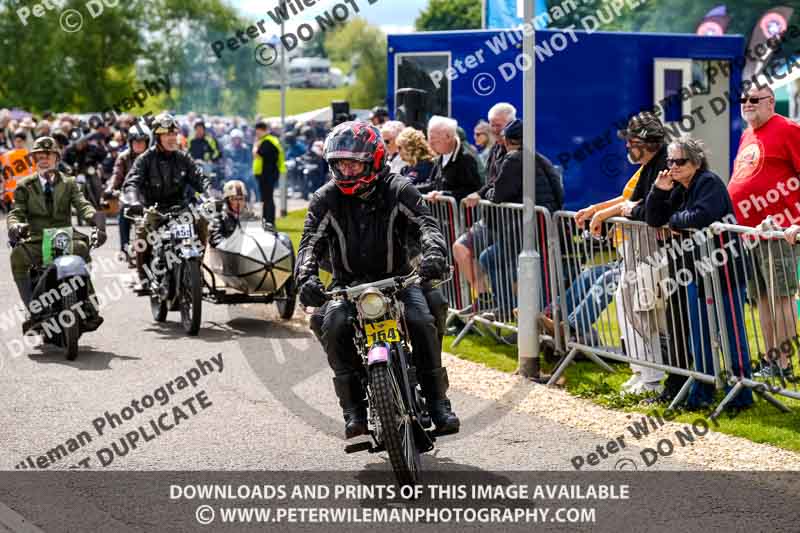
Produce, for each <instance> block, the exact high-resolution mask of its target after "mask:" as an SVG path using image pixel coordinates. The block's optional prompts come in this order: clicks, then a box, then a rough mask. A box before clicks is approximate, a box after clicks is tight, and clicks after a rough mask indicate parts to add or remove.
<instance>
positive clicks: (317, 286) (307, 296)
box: [299, 276, 328, 307]
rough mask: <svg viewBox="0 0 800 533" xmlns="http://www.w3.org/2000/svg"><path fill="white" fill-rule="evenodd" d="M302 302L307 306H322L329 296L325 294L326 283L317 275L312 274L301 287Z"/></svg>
mask: <svg viewBox="0 0 800 533" xmlns="http://www.w3.org/2000/svg"><path fill="white" fill-rule="evenodd" d="M299 296H300V303H301V304H303V305H304V306H306V307H321V306H322V305H323V304H324V303H325V302H327V301H328V298H327V297H326V296H325V285H323V284H322V281H320V279H319V278H318V277H317V276H312V277H311V278H309V280H308V281H306V282H305V283H303V286H302V287H300V294H299Z"/></svg>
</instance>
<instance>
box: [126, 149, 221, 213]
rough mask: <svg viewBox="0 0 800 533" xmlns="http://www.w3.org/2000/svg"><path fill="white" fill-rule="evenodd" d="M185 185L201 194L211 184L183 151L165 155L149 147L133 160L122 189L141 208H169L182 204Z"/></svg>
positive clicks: (165, 153)
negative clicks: (135, 199) (136, 201)
mask: <svg viewBox="0 0 800 533" xmlns="http://www.w3.org/2000/svg"><path fill="white" fill-rule="evenodd" d="M187 186H188V187H191V188H193V189H194V190H195V191H197V192H200V193H203V192H205V191H206V190H207V189H208V188H210V187H211V181H210V180H209V179H208V177H206V176H205V175H204V174H203V171H202V169H201V168H200V167H199V166H197V165H196V164H195V162H194V161H193V160H192V158H191V157H190V156H189V155H188V154H186V153H185V152H181V151H176V152H165V151H163V150H161V149H160V148H159V147H158V146H152V147H150V148H148V149H147V151H145V152H144V153H143V154H142V155H140V156H139V157H138V158H136V161H134V163H133V167H132V168H131V170H130V172H128V176H127V177H126V178H125V182H124V183H123V185H122V190H123V191H124V192H125V193H127V194H133V195H134V197H136V198H138V199H139V200H140V201H141V202H142V204H143V205H145V206H148V207H149V206H152V205H153V204H156V203H157V204H158V205H159V207H166V208H169V207H175V206H179V205H184V204H185V201H184V199H185V194H184V193H185V191H186V187H187Z"/></svg>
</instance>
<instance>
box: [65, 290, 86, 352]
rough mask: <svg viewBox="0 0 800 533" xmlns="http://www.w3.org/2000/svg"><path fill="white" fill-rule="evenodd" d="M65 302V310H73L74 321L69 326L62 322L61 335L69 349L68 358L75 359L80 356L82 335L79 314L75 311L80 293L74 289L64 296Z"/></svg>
mask: <svg viewBox="0 0 800 533" xmlns="http://www.w3.org/2000/svg"><path fill="white" fill-rule="evenodd" d="M63 302H64V309H65V310H70V309H72V310H73V311H71V313H70V314H71V315H72V323H71V324H70V325H69V326H67V325H65V324H64V322H61V328H62V329H61V335H62V336H63V338H64V348H66V350H67V360H68V361H74V360H75V359H76V358H77V357H78V338H79V337H80V336H81V330H80V323H79V322H78V315H77V314H76V313H75V311H74V309H75V306H76V305H77V303H78V295H77V294H76V293H75V291H72V292H70V293H69V294H67V295H66V296H64V299H63Z"/></svg>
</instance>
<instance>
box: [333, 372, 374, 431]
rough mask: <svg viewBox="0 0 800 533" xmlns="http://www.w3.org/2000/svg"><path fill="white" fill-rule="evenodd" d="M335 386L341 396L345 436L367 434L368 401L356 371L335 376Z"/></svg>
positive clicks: (337, 393)
mask: <svg viewBox="0 0 800 533" xmlns="http://www.w3.org/2000/svg"><path fill="white" fill-rule="evenodd" d="M333 388H334V390H335V391H336V396H338V397H339V405H340V406H341V407H342V415H343V416H344V436H345V438H346V439H352V438H353V437H357V436H358V435H366V434H367V402H366V398H365V396H366V395H365V393H364V389H363V388H362V387H361V380H360V379H359V376H358V374H356V373H355V372H353V373H350V374H339V375H337V376H334V377H333Z"/></svg>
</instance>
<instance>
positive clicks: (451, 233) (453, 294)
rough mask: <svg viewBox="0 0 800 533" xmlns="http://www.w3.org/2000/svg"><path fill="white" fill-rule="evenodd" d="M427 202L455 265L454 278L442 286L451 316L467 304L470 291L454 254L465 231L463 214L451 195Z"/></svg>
mask: <svg viewBox="0 0 800 533" xmlns="http://www.w3.org/2000/svg"><path fill="white" fill-rule="evenodd" d="M426 202H427V204H428V207H429V208H430V210H431V214H432V215H433V216H434V218H436V221H437V222H438V223H439V229H440V230H441V231H442V235H444V239H445V242H446V244H447V251H448V254H449V257H448V260H449V263H450V264H451V265H453V267H454V270H453V277H452V279H451V280H450V281H448V282H447V283H445V284H443V285H442V286H441V288H442V290H443V291H444V294H445V297H446V298H447V301H448V303H449V305H450V316H452V315H453V314H455V313H456V312H457V310H458V309H461V308H462V307H464V306H465V305H467V293H468V292H469V288H468V287H467V285H466V283H465V282H464V280H463V277H462V274H461V272H460V270H459V267H458V265H457V264H456V263H455V261H453V256H452V254H453V243H455V242H456V239H458V237H459V236H461V234H462V233H463V229H462V228H463V226H462V224H461V215H460V213H459V211H458V206H457V205H456V200H455V198H453V197H451V196H440V197H439V198H437V199H436V200H427V201H426Z"/></svg>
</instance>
